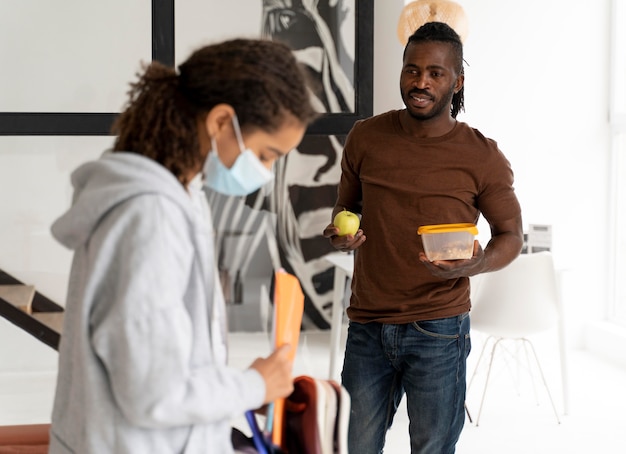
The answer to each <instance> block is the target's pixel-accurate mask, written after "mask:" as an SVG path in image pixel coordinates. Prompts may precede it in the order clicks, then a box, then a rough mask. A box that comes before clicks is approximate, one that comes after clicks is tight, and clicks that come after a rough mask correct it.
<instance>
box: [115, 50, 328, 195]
mask: <svg viewBox="0 0 626 454" xmlns="http://www.w3.org/2000/svg"><path fill="white" fill-rule="evenodd" d="M143 69H144V72H143V74H138V77H139V80H138V81H137V82H135V83H133V84H131V89H130V91H129V93H128V95H129V100H128V102H127V105H126V106H125V110H124V111H123V112H122V113H121V114H120V116H119V117H118V118H117V120H116V121H115V123H114V124H113V127H112V132H113V134H116V135H117V136H118V137H117V139H116V141H115V144H114V147H113V150H114V151H128V152H134V153H138V154H141V155H144V156H146V157H149V158H151V159H153V160H155V161H156V162H158V163H160V164H161V165H163V166H164V167H165V168H167V169H169V170H170V171H171V172H172V173H173V174H174V176H176V178H177V179H178V180H179V181H180V182H181V183H182V184H183V185H185V186H186V185H187V183H188V182H189V181H188V179H189V177H188V175H189V171H190V170H191V169H194V168H198V167H199V166H200V165H201V160H202V157H201V153H200V149H199V147H200V145H199V140H198V133H197V119H198V118H201V117H202V115H203V114H206V113H207V112H209V111H210V110H211V109H212V108H213V107H214V106H216V105H217V104H221V103H225V104H229V105H231V106H232V107H233V108H234V110H235V112H236V113H237V118H238V120H239V122H240V124H241V128H242V130H246V129H248V130H249V129H252V128H260V129H262V130H265V131H267V132H273V131H275V130H277V129H278V128H280V126H281V125H282V124H283V122H284V121H285V119H286V118H287V116H288V115H292V116H293V117H295V118H296V119H297V120H299V121H300V122H302V124H303V125H305V126H307V125H308V124H309V123H311V122H312V121H313V120H314V119H315V118H316V117H317V116H318V113H317V112H315V110H314V108H313V107H312V105H311V103H310V98H309V90H308V86H309V83H308V79H307V78H306V77H307V76H306V74H305V72H304V70H303V69H302V67H301V65H300V64H299V63H298V62H297V60H296V59H295V57H294V55H293V53H292V51H291V49H290V48H289V47H288V46H287V45H285V44H282V43H279V42H274V41H269V40H257V39H234V40H230V41H225V42H222V43H219V44H214V45H209V46H205V47H202V48H200V49H198V50H196V51H195V52H194V53H193V54H192V55H191V56H190V57H189V58H188V59H187V60H186V61H185V62H184V63H182V64H181V65H180V66H179V67H178V69H179V73H178V74H177V73H176V71H175V70H174V69H173V68H170V67H167V66H165V65H163V64H161V63H159V62H156V61H155V62H152V63H150V64H148V65H147V66H144V68H143Z"/></svg>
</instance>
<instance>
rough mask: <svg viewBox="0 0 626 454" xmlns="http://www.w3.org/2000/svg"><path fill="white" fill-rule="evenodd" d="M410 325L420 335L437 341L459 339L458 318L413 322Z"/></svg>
mask: <svg viewBox="0 0 626 454" xmlns="http://www.w3.org/2000/svg"><path fill="white" fill-rule="evenodd" d="M411 325H413V327H414V328H415V329H416V330H417V331H419V332H420V333H422V334H425V335H426V336H430V337H434V338H437V339H458V338H459V324H458V317H450V318H442V319H438V320H424V321H419V322H413V323H411Z"/></svg>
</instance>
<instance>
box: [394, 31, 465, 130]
mask: <svg viewBox="0 0 626 454" xmlns="http://www.w3.org/2000/svg"><path fill="white" fill-rule="evenodd" d="M423 41H441V42H444V43H447V44H449V45H450V46H451V47H452V50H453V51H454V54H455V60H456V68H455V69H456V71H457V74H463V73H464V70H463V43H462V42H461V38H460V36H459V35H458V34H457V32H455V31H454V30H453V29H452V27H450V26H449V25H448V24H445V23H443V22H427V23H425V24H424V25H422V26H421V27H420V28H418V29H417V30H416V31H415V33H413V34H412V35H411V36H410V37H409V40H408V41H407V43H406V46H405V47H404V55H406V50H407V47H409V44H411V43H419V42H423ZM404 55H403V57H404ZM464 90H465V88H464V87H461V89H460V90H459V91H458V93H455V94H454V95H453V96H452V103H451V106H450V114H451V115H452V118H456V116H457V115H458V114H459V112H460V111H461V110H462V111H465V99H464V96H463V91H464Z"/></svg>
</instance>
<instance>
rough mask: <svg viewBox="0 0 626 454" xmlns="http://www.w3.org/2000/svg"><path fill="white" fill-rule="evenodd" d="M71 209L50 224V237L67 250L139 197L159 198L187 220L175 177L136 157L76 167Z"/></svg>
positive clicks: (185, 200)
mask: <svg viewBox="0 0 626 454" xmlns="http://www.w3.org/2000/svg"><path fill="white" fill-rule="evenodd" d="M71 182H72V186H73V188H74V195H73V197H72V207H71V208H70V209H69V210H68V211H67V212H66V213H65V214H63V215H62V216H61V217H60V218H58V219H57V220H56V221H55V222H54V223H53V224H52V228H51V231H52V235H53V236H54V237H55V238H56V239H57V240H58V241H59V242H60V243H61V244H63V245H64V246H66V247H67V248H69V249H73V250H75V249H77V248H78V247H80V246H81V245H83V244H84V243H85V242H87V240H88V239H89V238H90V236H91V233H92V232H93V230H94V229H95V228H96V227H97V226H98V224H99V222H100V220H101V219H102V218H103V217H104V216H105V215H106V214H107V213H108V212H109V211H110V210H112V209H113V208H115V207H116V206H117V205H119V204H121V203H123V202H125V201H126V200H128V199H130V198H131V197H135V196H138V195H142V194H162V195H164V196H166V197H168V198H170V199H172V200H173V201H175V202H176V204H177V205H179V206H180V208H181V210H182V211H183V212H184V213H185V215H186V216H188V217H189V218H190V219H191V218H193V205H192V202H191V198H190V197H189V194H187V192H186V190H185V188H184V187H183V185H182V184H180V182H179V181H178V180H177V179H176V177H174V175H173V174H172V173H171V172H170V171H169V170H167V169H166V168H165V167H163V166H161V165H160V164H159V163H157V162H156V161H154V160H152V159H150V158H146V157H145V156H142V155H138V154H136V153H128V152H115V153H112V152H107V153H105V154H103V155H102V157H101V158H100V159H98V160H97V161H91V162H88V163H86V164H83V165H82V166H80V167H78V168H77V169H76V170H75V171H74V172H73V173H72V177H71Z"/></svg>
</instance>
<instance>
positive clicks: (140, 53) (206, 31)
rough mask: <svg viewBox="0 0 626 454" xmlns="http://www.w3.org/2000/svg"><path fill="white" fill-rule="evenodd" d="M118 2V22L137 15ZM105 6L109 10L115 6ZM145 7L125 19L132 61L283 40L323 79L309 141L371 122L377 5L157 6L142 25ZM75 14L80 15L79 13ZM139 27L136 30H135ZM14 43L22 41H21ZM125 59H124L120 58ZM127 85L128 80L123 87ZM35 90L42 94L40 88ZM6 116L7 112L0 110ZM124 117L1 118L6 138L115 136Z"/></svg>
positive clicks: (243, 0) (266, 0)
mask: <svg viewBox="0 0 626 454" xmlns="http://www.w3.org/2000/svg"><path fill="white" fill-rule="evenodd" d="M113 1H114V2H118V3H119V5H118V6H117V7H116V9H115V10H116V14H117V12H119V11H117V8H131V6H127V5H128V4H127V3H126V2H123V1H122V0H113ZM107 5H109V6H110V3H107ZM141 7H143V8H145V9H147V8H146V6H136V7H134V8H135V9H134V10H132V11H127V12H126V13H127V14H126V16H128V17H131V18H134V19H133V20H127V22H128V30H129V32H128V33H129V37H128V38H127V39H128V41H130V42H132V43H134V45H135V46H136V47H138V49H134V53H129V55H126V56H125V57H124V58H133V59H134V61H136V60H138V59H139V57H142V58H150V57H151V58H152V59H153V60H159V61H161V62H163V63H165V64H167V65H170V66H173V65H175V64H176V63H177V62H179V61H182V60H184V58H185V57H186V55H185V54H186V52H187V51H188V50H189V49H188V47H187V45H192V44H193V45H200V44H202V43H203V42H206V43H209V42H214V41H217V40H222V39H226V38H228V37H234V36H242V35H247V36H250V37H254V36H256V37H267V38H269V39H280V40H284V41H286V42H287V43H288V44H289V45H290V46H292V48H294V52H295V53H296V55H297V56H298V58H299V60H301V61H302V62H303V63H306V64H307V65H308V66H309V68H310V70H311V71H313V72H316V71H317V72H318V74H317V75H318V76H319V80H320V89H319V92H318V93H317V94H316V95H315V96H316V102H317V103H318V105H319V107H320V109H319V110H320V112H321V113H322V115H321V116H320V118H319V119H318V120H317V121H316V122H315V123H314V124H312V125H311V126H310V127H309V129H308V130H307V134H308V135H342V134H346V133H347V132H348V131H349V130H350V128H351V127H352V125H353V124H354V122H355V121H356V120H358V119H361V118H365V117H368V116H370V115H371V114H372V110H373V107H372V106H373V93H372V91H373V25H374V17H373V16H374V1H373V0H358V1H357V0H319V1H317V2H311V1H297V0H296V1H293V0H289V1H287V0H284V1H283V0H271V1H270V0H238V1H237V2H231V1H224V0H152V3H151V8H150V20H149V21H148V20H147V18H145V17H139V16H141V15H142V14H143V15H145V12H143V11H141V10H139V9H137V8H141ZM111 9H112V8H109V10H111ZM103 11H104V10H103ZM242 11H245V14H243V13H242ZM50 14H51V15H52V14H58V15H59V16H61V15H63V17H67V16H69V17H72V16H71V15H68V14H67V12H64V11H60V10H51V11H50ZM76 14H81V12H79V11H77V12H76ZM85 14H86V13H85ZM90 14H91V13H90ZM116 17H118V18H119V17H120V15H119V14H117V15H116ZM89 18H90V19H91V20H92V23H93V26H92V32H93V33H94V34H96V33H97V32H98V30H99V26H98V25H99V24H100V25H101V24H102V23H110V21H107V20H106V19H105V20H102V17H98V16H97V15H93V14H91V16H90V17H89ZM46 20H47V19H46ZM48 22H55V21H49V20H48ZM75 22H76V21H75ZM79 22H80V21H79ZM137 24H139V26H138V27H137V26H134V25H137ZM147 29H150V30H151V32H147V31H146V32H145V33H146V34H149V33H151V40H150V44H148V40H147V39H136V38H137V37H135V36H134V35H133V33H135V34H136V33H139V31H145V30H147ZM138 30H139V31H138ZM52 32H53V33H54V34H53V35H51V36H52V37H53V38H55V39H56V38H57V36H63V34H64V33H65V34H67V32H66V31H65V30H63V26H62V24H61V26H60V27H57V28H54V29H52V30H51V33H52ZM5 33H8V32H5ZM16 33H18V31H17V30H16ZM90 33H91V32H90ZM109 33H110V30H109ZM81 36H85V33H81ZM69 39H70V38H68V41H67V42H73V43H75V42H77V39H76V36H73V37H72V39H73V40H72V41H70V40H69ZM15 40H16V41H19V36H16V39H15ZM78 41H80V40H78ZM93 42H94V46H93V48H88V49H87V50H85V52H87V51H88V52H90V54H89V55H90V56H94V57H93V58H97V57H98V54H99V52H100V49H99V48H98V47H97V45H98V43H100V45H101V43H102V42H106V40H105V39H104V38H100V39H99V40H98V39H97V38H93ZM59 43H60V44H59V45H60V46H62V45H63V44H62V43H63V41H59ZM142 46H143V47H142ZM147 46H151V55H148V52H149V51H146V50H144V47H147ZM18 47H19V46H18ZM83 47H84V48H85V47H87V46H83ZM16 49H17V47H16ZM53 50H54V49H51V51H50V52H48V54H47V55H48V57H50V58H51V59H53V58H54V56H55V52H53ZM57 50H58V49H57ZM26 51H28V50H26ZM66 52H67V51H66ZM122 53H125V52H121V53H119V54H122ZM119 54H118V55H119ZM70 57H71V53H69V56H68V61H70V62H73V60H71V58H70ZM113 57H115V56H113ZM113 57H112V58H113ZM120 58H121V57H120ZM75 60H78V59H75ZM52 63H54V60H52ZM34 64H35V63H34ZM52 66H54V64H52ZM93 66H94V64H92V63H90V64H89V67H93ZM26 71H29V70H28V69H26ZM29 72H30V71H29ZM68 73H71V75H72V77H80V74H78V76H77V74H76V73H77V71H73V72H72V71H68ZM122 76H123V77H127V76H126V73H120V74H119V75H118V74H116V77H122ZM46 79H47V78H46V74H45V73H44V75H43V77H42V78H41V79H40V80H41V83H42V84H43V88H44V90H45V91H42V93H50V92H52V93H54V92H55V90H62V87H61V88H59V87H55V86H54V85H51V86H45V83H46ZM109 79H110V78H109ZM64 80H65V82H66V83H68V84H72V88H75V87H76V85H77V83H78V82H81V83H83V84H84V85H85V88H84V90H92V91H95V90H99V91H98V94H99V95H100V96H104V94H103V93H102V89H101V85H99V84H98V80H94V79H93V78H88V79H87V80H88V81H89V80H91V82H90V84H91V85H90V84H89V83H86V82H85V81H84V80H81V81H78V80H71V78H69V77H68V78H66V79H64ZM128 82H130V79H129V80H126V81H125V83H128ZM34 85H36V86H37V88H39V89H41V88H42V87H41V86H40V85H39V84H38V83H35V84H34ZM94 87H97V88H94ZM124 87H125V85H124V84H123V83H122V87H121V89H123V90H124V92H125V88H124ZM118 89H119V88H118ZM320 93H321V95H319V94H320ZM29 95H31V96H30V99H35V100H37V94H36V93H32V94H31V93H29ZM90 95H91V93H85V95H84V97H83V98H82V99H88V98H89V96H90ZM318 95H319V96H318ZM59 96H61V95H59ZM9 104H11V103H9ZM16 105H17V102H16ZM23 105H24V103H19V106H20V107H21V106H23ZM0 110H5V108H3V106H2V105H1V104H0ZM8 110H11V109H8ZM118 113H119V112H115V111H114V110H113V109H109V110H108V111H104V112H101V111H98V110H97V107H96V110H81V111H78V112H77V111H72V110H71V109H70V108H64V109H63V110H61V109H59V110H55V111H45V109H33V110H30V111H24V112H22V111H18V110H17V109H12V111H2V112H0V135H109V134H110V127H111V124H112V123H113V121H114V119H115V117H116V116H117V115H118Z"/></svg>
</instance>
